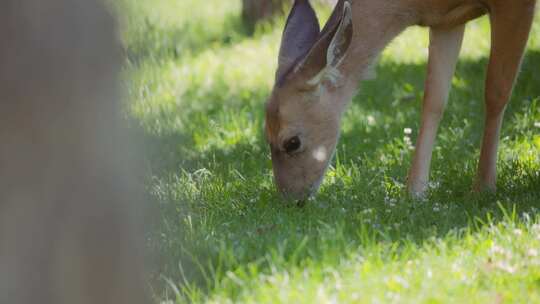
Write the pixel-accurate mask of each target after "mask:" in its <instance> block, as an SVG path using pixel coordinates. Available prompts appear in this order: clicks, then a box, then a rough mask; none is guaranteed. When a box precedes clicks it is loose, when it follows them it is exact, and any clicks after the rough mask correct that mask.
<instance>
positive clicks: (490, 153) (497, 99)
mask: <svg viewBox="0 0 540 304" xmlns="http://www.w3.org/2000/svg"><path fill="white" fill-rule="evenodd" d="M534 5H535V0H532V1H531V0H519V1H505V0H501V1H495V2H494V3H493V5H492V7H491V15H490V18H491V20H490V21H491V33H492V34H491V36H492V37H491V40H492V45H491V55H490V59H489V65H488V69H487V79H486V92H485V112H486V113H485V116H486V117H485V122H484V124H485V125H484V136H483V140H482V149H481V153H480V160H479V163H478V173H477V178H476V182H475V186H474V190H476V191H480V190H489V191H494V190H495V187H496V186H495V185H496V181H497V180H496V179H497V173H496V163H497V146H498V144H499V136H500V130H501V125H502V120H503V116H504V111H505V108H506V105H507V103H508V100H509V99H510V96H511V93H512V89H513V86H514V82H515V79H516V75H517V73H518V70H519V66H520V64H521V60H522V57H523V53H524V49H525V46H526V44H527V40H528V37H529V32H530V29H531V24H532V20H533V15H534Z"/></svg>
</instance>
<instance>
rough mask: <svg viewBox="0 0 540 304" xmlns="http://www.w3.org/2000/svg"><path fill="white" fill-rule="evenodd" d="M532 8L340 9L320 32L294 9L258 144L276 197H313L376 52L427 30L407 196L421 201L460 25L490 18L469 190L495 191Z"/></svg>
mask: <svg viewBox="0 0 540 304" xmlns="http://www.w3.org/2000/svg"><path fill="white" fill-rule="evenodd" d="M535 4H536V0H512V1H510V0H349V1H344V0H340V1H339V2H338V3H337V5H336V7H335V9H334V11H333V13H332V15H331V16H330V19H329V20H328V22H327V23H326V25H325V27H324V28H323V30H322V31H319V25H318V21H317V17H316V15H315V12H314V11H313V9H312V7H311V6H310V4H309V1H307V0H296V1H295V3H294V5H293V8H292V10H291V12H290V15H289V17H288V19H287V23H286V26H285V30H284V33H283V38H282V41H281V49H280V51H279V60H278V69H277V73H276V82H275V86H274V88H273V91H272V93H271V96H270V98H269V101H268V103H267V106H266V136H267V141H268V142H269V144H270V149H271V154H272V165H273V170H274V176H275V181H276V184H277V187H278V189H279V190H280V192H282V193H283V194H285V195H286V196H288V197H291V198H295V199H305V198H306V197H308V196H310V195H312V194H313V193H314V192H315V191H317V189H318V188H319V185H320V183H321V181H322V179H323V176H324V173H325V171H326V168H327V167H328V164H329V162H330V160H331V158H332V155H333V153H334V150H335V148H336V143H337V140H338V137H339V128H340V120H341V117H342V114H343V112H344V110H345V108H346V106H347V104H348V103H349V101H350V100H351V98H352V95H353V94H354V92H355V90H356V89H357V86H358V83H359V81H360V80H361V79H363V77H365V76H366V74H367V73H368V71H369V68H370V66H371V65H372V64H373V63H374V61H375V60H376V58H377V57H378V55H379V54H380V53H381V51H382V50H383V48H384V47H385V46H386V45H387V44H388V43H389V42H390V41H391V40H392V39H393V38H394V37H396V36H397V35H398V34H399V33H401V32H402V31H403V30H404V29H405V28H407V27H408V26H412V25H422V26H428V27H429V28H430V46H429V59H428V71H427V79H426V83H425V95H424V101H423V111H422V125H421V129H420V133H419V136H418V141H417V143H416V151H415V155H414V159H413V162H412V167H411V169H410V171H409V176H408V190H409V192H410V193H411V194H412V195H414V196H422V195H423V194H424V193H425V191H426V188H427V184H428V177H429V167H430V162H431V154H432V150H433V145H434V141H435V136H436V132H437V128H438V125H439V121H440V119H441V116H442V114H443V111H444V107H445V104H446V101H447V99H448V92H449V89H450V81H451V79H452V75H453V73H454V69H455V65H456V61H457V58H458V54H459V51H460V49H461V44H462V39H463V33H464V24H465V23H466V22H468V21H470V20H472V19H475V18H478V17H480V16H482V15H484V14H489V16H490V21H491V27H492V46H491V56H490V59H489V66H488V70H487V79H486V91H485V107H486V118H485V126H484V136H483V142H482V150H481V154H480V161H479V165H478V173H477V181H476V184H475V189H476V190H483V189H488V190H494V189H495V182H496V159H497V146H498V142H499V133H500V129H501V124H502V119H503V114H504V111H505V107H506V104H507V102H508V100H509V98H510V95H511V91H512V88H513V85H514V82H515V79H516V75H517V73H518V70H519V66H520V63H521V60H522V57H523V53H524V49H525V46H526V43H527V40H528V36H529V32H530V28H531V24H532V21H533V16H534V10H535Z"/></svg>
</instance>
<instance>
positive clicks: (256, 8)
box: [242, 0, 337, 31]
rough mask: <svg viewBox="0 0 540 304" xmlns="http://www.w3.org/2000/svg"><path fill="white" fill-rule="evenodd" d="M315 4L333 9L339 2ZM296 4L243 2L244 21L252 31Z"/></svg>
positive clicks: (330, 0)
mask: <svg viewBox="0 0 540 304" xmlns="http://www.w3.org/2000/svg"><path fill="white" fill-rule="evenodd" d="M311 2H312V4H314V3H322V4H325V5H328V6H331V7H333V6H334V5H335V4H336V2H337V0H312V1H311ZM292 3H294V0H242V19H243V20H244V23H245V25H246V26H247V27H248V29H249V30H250V31H253V29H254V28H255V25H256V24H257V23H258V22H260V21H263V20H267V19H268V18H271V17H272V16H273V15H275V14H277V13H283V12H284V11H283V10H284V9H287V8H288V7H290V6H291V4H292Z"/></svg>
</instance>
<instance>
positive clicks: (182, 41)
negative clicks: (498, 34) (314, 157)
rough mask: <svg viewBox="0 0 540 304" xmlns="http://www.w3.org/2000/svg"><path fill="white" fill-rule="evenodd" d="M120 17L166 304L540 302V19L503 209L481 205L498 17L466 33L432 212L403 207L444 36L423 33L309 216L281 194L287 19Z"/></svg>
mask: <svg viewBox="0 0 540 304" xmlns="http://www.w3.org/2000/svg"><path fill="white" fill-rule="evenodd" d="M116 9H117V12H118V14H119V15H120V16H121V19H122V26H123V27H122V39H123V41H124V45H125V49H126V54H127V57H128V58H127V60H126V63H125V73H124V74H125V76H126V80H127V82H126V87H127V90H128V95H127V98H126V112H127V115H128V117H129V120H130V121H131V122H132V124H133V125H135V126H136V127H137V128H138V129H140V130H141V132H142V134H143V135H144V137H145V139H146V141H145V145H146V149H145V150H146V152H147V157H146V159H147V163H146V164H144V165H145V166H147V168H148V183H147V187H148V192H149V193H150V199H149V202H148V203H149V204H150V205H152V206H157V210H158V212H157V216H156V218H155V219H154V224H155V225H154V228H153V231H151V232H150V233H149V236H148V247H149V248H150V250H151V251H152V252H153V253H154V254H155V256H156V257H157V259H156V261H155V266H156V269H155V270H154V271H153V272H152V274H151V276H150V278H149V285H150V286H151V289H152V291H153V293H154V297H155V301H156V302H157V303H159V302H165V303H184V302H216V303H223V302H224V303H227V302H229V303H231V302H250V303H264V302H282V303H315V302H338V303H341V302H355V303H356V302H361V303H363V302H365V303H377V302H379V303H386V302H409V303H448V302H456V303H461V302H473V303H476V302H480V303H489V302H517V303H525V302H540V215H539V208H540V127H538V123H539V122H540V16H538V17H537V18H536V22H535V25H534V29H533V33H532V35H531V37H532V38H531V40H530V43H529V47H528V50H527V54H526V57H525V61H524V65H523V68H522V73H521V75H520V78H519V82H518V85H517V87H516V89H515V93H514V96H513V98H512V101H511V103H510V105H509V108H508V111H507V114H506V119H505V123H504V127H503V129H504V130H503V137H502V140H501V145H500V160H499V163H498V169H499V182H498V187H499V191H498V192H497V194H494V195H493V194H492V195H488V194H486V195H474V194H471V192H470V189H471V184H472V180H473V177H474V173H475V168H476V163H477V159H478V154H479V148H478V147H479V143H480V139H481V126H482V120H483V114H482V112H483V108H482V107H483V106H482V105H483V101H482V100H483V98H482V96H483V81H484V80H483V79H484V77H483V75H484V73H485V66H486V61H487V54H488V50H489V24H488V21H487V19H485V18H484V19H481V20H477V21H474V22H472V23H471V24H469V25H468V26H467V34H466V38H465V42H464V48H463V52H462V57H461V61H460V63H459V64H458V67H457V73H456V76H455V78H454V79H453V90H452V93H451V96H450V101H449V105H448V108H447V111H446V113H445V117H444V120H443V122H442V125H441V128H440V132H439V136H438V140H437V145H436V147H435V151H434V156H433V169H432V172H431V177H432V179H433V182H432V185H431V187H430V190H429V196H428V198H427V199H425V200H423V201H413V200H410V199H408V197H407V195H405V192H404V182H405V175H406V172H407V169H408V167H409V164H410V161H411V156H412V152H413V151H412V149H411V147H410V142H411V141H412V142H413V143H414V141H415V139H416V135H417V133H418V127H419V117H420V105H421V96H422V93H423V91H422V90H423V79H424V74H425V64H426V55H427V31H426V30H425V29H421V28H412V29H410V30H407V31H406V33H404V34H403V35H402V36H400V37H399V38H398V39H396V40H395V41H394V42H393V43H392V45H390V46H389V47H388V48H387V50H386V51H385V52H384V54H383V56H382V58H381V61H380V63H379V65H378V68H377V73H378V77H377V79H375V80H371V81H366V82H364V83H363V84H362V88H361V90H360V92H359V94H358V95H357V96H356V97H355V98H354V100H353V102H352V104H351V105H350V107H349V109H348V111H347V113H346V114H345V118H344V121H343V127H342V131H343V133H342V138H341V140H340V143H339V146H338V150H337V154H336V158H335V160H334V162H333V163H332V166H331V169H330V170H329V172H328V174H327V177H326V179H325V182H324V184H323V185H322V188H321V191H320V193H319V195H318V196H317V198H316V199H314V200H312V201H310V202H309V203H308V204H307V205H306V206H305V207H304V208H297V207H294V206H289V205H286V204H285V203H284V202H283V201H282V200H281V199H280V198H279V196H278V195H277V194H276V192H275V190H274V187H273V185H272V175H271V164H270V159H269V151H268V148H267V147H266V144H265V141H264V137H263V133H262V132H263V109H264V106H263V105H264V102H265V98H266V96H267V95H268V93H269V91H270V89H271V85H272V79H273V72H274V69H275V63H276V58H277V55H276V54H277V48H278V46H279V39H280V32H281V27H282V25H283V18H278V20H276V21H275V23H274V24H266V25H264V26H261V27H260V28H258V29H257V31H256V33H255V35H254V36H253V37H249V36H247V32H246V31H245V30H244V28H243V26H242V23H241V21H240V19H239V9H240V1H239V0H235V1H232V0H230V1H221V0H208V1H196V0H182V1H177V0H155V1H152V2H149V1H146V2H144V1H140V0H139V1H137V0H122V1H119V2H117V4H116ZM320 13H321V14H322V16H328V10H324V9H323V10H322V11H320ZM323 19H324V18H323ZM535 123H536V126H535ZM405 128H411V129H412V134H410V135H407V134H405V133H404V129H405Z"/></svg>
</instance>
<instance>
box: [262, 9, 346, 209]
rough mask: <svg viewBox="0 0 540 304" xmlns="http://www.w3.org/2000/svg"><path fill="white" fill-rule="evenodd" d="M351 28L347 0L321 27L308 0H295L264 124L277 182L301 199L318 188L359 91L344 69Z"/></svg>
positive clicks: (291, 196) (284, 191)
mask: <svg viewBox="0 0 540 304" xmlns="http://www.w3.org/2000/svg"><path fill="white" fill-rule="evenodd" d="M352 31H353V26H352V10H351V6H350V4H349V3H348V2H346V1H340V2H339V3H338V4H337V6H336V9H335V10H334V13H333V14H332V16H331V17H330V19H329V21H328V22H327V24H326V26H325V27H324V28H323V30H322V31H321V32H319V23H318V20H317V16H316V14H315V12H314V10H313V8H312V7H311V6H310V4H309V1H307V0H296V1H295V3H294V5H293V8H292V10H291V12H290V15H289V17H288V19H287V23H286V25H285V30H284V32H283V37H282V41H281V48H280V51H279V59H278V70H277V73H276V83H275V85H274V88H273V90H272V93H271V96H270V98H269V100H268V103H267V106H266V126H265V127H266V137H267V141H268V143H269V145H270V150H271V155H272V166H273V171H274V177H275V182H276V185H277V188H278V190H279V191H280V192H281V193H282V194H284V195H285V196H286V197H289V198H293V199H300V200H302V199H305V198H307V197H309V196H310V195H312V194H313V193H314V192H315V191H317V189H318V188H319V186H320V184H321V181H322V179H323V177H324V174H325V171H326V169H327V167H328V165H329V162H330V160H331V158H332V156H333V154H334V150H335V148H336V143H337V140H338V137H339V129H340V120H341V114H342V112H343V108H344V104H345V103H346V101H348V99H350V97H351V94H352V91H353V90H354V89H351V85H350V83H351V80H350V79H347V77H345V75H344V73H343V72H344V71H343V70H344V69H343V61H344V59H345V57H346V55H347V53H348V52H347V51H348V49H349V46H350V44H351V40H352V34H353V33H352Z"/></svg>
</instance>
